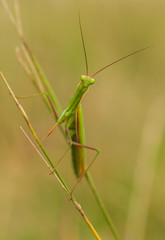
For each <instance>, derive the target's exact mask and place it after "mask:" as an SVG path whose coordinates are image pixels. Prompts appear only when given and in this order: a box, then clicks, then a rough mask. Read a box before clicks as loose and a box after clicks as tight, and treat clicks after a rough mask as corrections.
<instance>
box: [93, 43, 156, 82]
mask: <svg viewBox="0 0 165 240" xmlns="http://www.w3.org/2000/svg"><path fill="white" fill-rule="evenodd" d="M151 47H153V45H152V46H148V47H145V48H142V49H140V50H137V51H135V52H132V53H130V54H128V55H126V56H124V57H122V58H119V59H118V60H116V61H114V62H112V63H110V64H108V65H106V66H105V67H103V68H101V69H100V70H99V71H97V72H96V73H94V74H93V75H92V77H91V78H93V77H94V76H96V75H97V74H98V73H100V72H102V71H103V70H104V69H106V68H108V67H110V66H112V65H113V64H115V63H117V62H120V61H122V60H123V59H125V58H128V57H130V56H132V55H134V54H136V53H139V52H142V51H144V50H146V49H148V48H151Z"/></svg>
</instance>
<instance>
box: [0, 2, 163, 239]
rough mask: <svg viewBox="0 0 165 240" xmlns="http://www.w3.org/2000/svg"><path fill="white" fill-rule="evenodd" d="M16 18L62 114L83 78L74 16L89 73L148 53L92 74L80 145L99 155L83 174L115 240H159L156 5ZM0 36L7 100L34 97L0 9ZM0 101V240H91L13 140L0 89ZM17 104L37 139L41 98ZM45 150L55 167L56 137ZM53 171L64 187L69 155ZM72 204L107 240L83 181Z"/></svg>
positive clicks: (99, 6)
mask: <svg viewBox="0 0 165 240" xmlns="http://www.w3.org/2000/svg"><path fill="white" fill-rule="evenodd" d="M8 2H9V4H10V7H11V9H13V2H12V1H8ZM20 9H21V18H22V23H23V30H24V35H25V38H26V40H27V42H28V43H29V45H30V46H31V48H32V50H33V52H34V53H35V55H36V56H37V58H38V60H39V62H40V64H41V66H42V67H43V70H44V72H45V73H46V75H47V76H48V78H49V80H50V82H51V85H52V86H53V89H54V91H55V93H56V94H57V97H58V98H59V100H60V102H61V105H62V106H63V108H65V106H66V105H67V103H68V101H69V100H70V96H72V95H73V94H74V91H75V90H76V87H77V84H78V83H79V81H80V80H79V79H80V75H81V74H85V61H84V55H83V49H82V42H81V37H80V30H79V23H78V12H79V11H80V13H81V21H82V27H83V32H84V38H85V44H86V50H87V56H88V64H89V74H93V73H94V72H96V71H97V70H99V69H100V68H101V67H103V66H105V65H107V64H108V63H110V62H112V61H114V60H116V59H118V58H120V57H122V56H124V55H127V54H129V53H131V52H133V51H135V50H138V49H140V48H143V47H146V46H149V45H152V44H154V47H153V48H151V49H148V50H146V51H144V52H142V53H139V54H137V55H135V56H132V57H130V58H129V59H127V60H124V61H123V62H120V63H118V64H116V65H114V66H112V67H111V68H109V69H107V70H105V71H104V72H102V73H100V74H99V75H97V76H96V83H95V85H94V86H92V87H91V88H90V90H89V92H88V93H87V94H86V96H85V97H84V98H83V112H84V119H85V130H86V142H87V144H89V145H91V146H96V147H98V148H99V149H100V150H101V153H100V155H99V158H98V159H97V161H96V162H95V164H94V165H93V166H92V167H91V170H90V172H91V174H92V176H93V179H94V181H95V184H96V186H97V189H98V191H99V193H100V195H101V196H102V199H103V201H104V203H105V205H106V207H107V210H108V212H109V213H110V214H111V217H112V219H113V221H114V223H115V226H116V228H117V230H118V232H119V234H120V236H121V239H125V240H132V239H134V240H135V239H138V240H143V239H146V240H148V239H150V240H155V239H157V240H158V239H165V190H164V182H165V174H164V173H165V161H164V157H165V151H164V148H165V144H164V143H165V141H164V135H165V134H164V126H165V114H164V111H165V97H164V96H165V67H164V63H165V47H164V43H165V27H164V24H165V2H164V1H160V0H159V1H152V0H151V1H147V0H145V1H136V0H133V1H129V0H126V1H122V0H117V1H107V0H102V1H98V0H95V1H92V0H88V1H87V0H84V1H82V0H79V1H75V0H68V1H66V0H61V1H57V0H52V1H50V0H48V1H43V0H40V1H39V0H33V1H32V0H29V1H23V0H20ZM0 29H1V34H0V35H1V37H0V70H2V71H3V73H4V75H5V76H6V78H7V80H8V82H9V83H10V85H11V87H12V89H13V90H14V92H15V94H16V95H18V96H26V95H30V94H34V93H36V90H35V88H34V86H33V85H32V84H31V82H30V81H29V79H28V78H27V76H26V74H25V73H24V71H23V69H22V68H21V66H20V65H19V63H18V61H17V59H16V56H15V51H14V48H15V47H16V46H19V39H18V37H17V35H16V32H15V30H14V28H13V26H12V24H11V23H10V21H9V19H8V16H7V14H6V12H5V10H4V8H3V6H2V3H0ZM0 96H1V99H0V101H1V117H0V133H1V138H0V139H1V140H0V141H1V145H0V146H1V151H0V186H1V187H0V226H1V227H0V239H5V240H10V239H18V240H19V239H21V240H22V239H25V240H33V239H40V240H42V239H59V240H63V239H72V240H74V239H75V240H78V239H94V237H93V236H92V234H91V232H90V230H89V229H88V227H87V225H86V224H85V223H84V221H83V219H82V217H81V216H80V214H79V213H78V212H77V211H76V210H75V207H74V206H73V204H72V203H71V202H70V201H68V197H67V196H66V194H65V193H64V191H63V190H62V189H61V187H60V186H59V184H58V182H57V181H56V179H55V178H53V177H52V176H50V175H49V172H48V170H47V168H46V167H45V165H44V164H43V163H42V161H41V159H40V157H39V156H38V155H37V154H36V152H35V151H34V149H33V148H32V146H31V145H30V143H29V142H28V141H27V139H26V138H25V136H24V135H23V133H22V132H21V130H20V128H19V126H20V125H21V126H23V128H24V129H25V130H26V131H27V132H28V133H29V129H28V128H27V126H26V124H25V122H24V120H23V118H22V116H21V115H20V112H19V111H18V109H17V108H16V106H15V103H14V102H13V100H12V99H11V97H10V95H9V94H8V91H7V89H6V87H5V85H4V84H3V82H2V81H0ZM22 105H23V107H24V108H25V110H26V111H27V114H28V116H29V118H30V120H31V122H32V124H33V126H34V128H35V129H36V131H37V133H38V135H39V136H40V137H42V136H43V135H44V134H45V133H46V132H47V131H48V130H49V129H50V127H52V125H53V123H54V122H53V119H52V118H51V116H50V114H49V112H48V110H47V109H46V107H45V105H44V103H43V102H42V99H40V98H36V99H29V100H24V101H22ZM29 135H30V133H29ZM30 136H31V135H30ZM45 146H46V149H47V151H48V152H49V153H50V156H51V157H52V159H53V160H54V162H56V161H57V160H58V159H59V157H60V156H61V154H62V153H63V152H64V151H65V149H66V147H67V145H66V143H65V140H64V139H63V136H62V135H61V133H60V131H59V130H57V131H56V132H55V133H54V134H52V135H51V136H50V137H49V138H48V139H47V141H45ZM92 156H93V155H92V154H91V153H88V154H87V158H88V161H90V159H91V158H92ZM58 169H59V171H60V173H61V175H62V176H63V177H64V179H65V181H66V182H67V184H68V185H69V186H70V188H72V187H73V185H74V183H75V181H76V179H75V176H74V173H73V169H72V163H71V156H70V154H69V153H68V154H67V156H66V157H65V159H64V160H63V161H62V163H61V164H60V166H59V167H58ZM134 178H135V179H136V180H135V181H134ZM75 195H76V197H77V199H78V201H79V203H80V204H81V205H82V207H83V209H84V211H85V212H86V214H87V216H88V217H89V219H90V220H91V222H92V223H93V225H94V226H95V227H96V229H97V231H98V232H99V234H100V236H101V237H102V239H113V237H112V235H111V232H110V231H109V229H108V227H107V224H106V222H105V221H104V219H103V217H102V215H101V212H100V210H99V208H98V206H97V204H96V202H95V199H94V197H93V195H92V193H91V191H90V189H89V187H88V185H87V183H86V181H85V180H83V181H82V182H81V184H80V186H79V187H78V188H77V189H76V192H75Z"/></svg>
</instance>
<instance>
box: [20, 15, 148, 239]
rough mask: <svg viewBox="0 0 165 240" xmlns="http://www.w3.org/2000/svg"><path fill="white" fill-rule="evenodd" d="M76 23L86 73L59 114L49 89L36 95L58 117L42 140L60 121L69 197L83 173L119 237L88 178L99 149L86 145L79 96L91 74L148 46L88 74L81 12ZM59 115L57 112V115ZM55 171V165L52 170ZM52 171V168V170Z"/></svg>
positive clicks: (90, 79) (35, 63)
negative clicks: (72, 177) (69, 169)
mask: <svg viewBox="0 0 165 240" xmlns="http://www.w3.org/2000/svg"><path fill="white" fill-rule="evenodd" d="M79 25H80V32H81V39H82V44H83V50H84V55H85V63H86V75H82V76H81V82H80V83H79V85H78V87H77V90H76V92H75V94H74V95H73V97H72V98H71V100H70V102H69V104H68V105H67V107H66V108H65V109H64V110H63V112H62V113H61V114H59V112H60V111H59V109H55V107H54V106H53V105H54V104H55V102H54V101H53V97H52V92H51V91H48V93H46V94H45V93H43V92H42V93H41V94H38V95H44V94H45V95H46V96H47V97H48V100H49V104H50V106H51V109H52V111H53V113H54V116H55V118H56V120H57V122H56V124H55V125H54V126H53V127H52V129H51V130H50V131H49V132H48V133H47V134H46V135H45V136H44V137H43V138H42V140H41V142H43V141H44V140H45V138H46V137H48V136H49V135H50V134H51V133H52V132H53V131H54V130H55V128H56V127H57V126H60V125H61V124H65V134H64V136H65V139H66V141H67V142H68V143H69V147H68V148H67V150H66V151H65V152H64V154H63V155H62V157H61V158H60V159H59V160H58V162H57V164H58V163H59V162H60V161H61V160H62V159H63V157H64V155H65V154H66V153H67V151H68V150H69V149H70V148H71V151H72V161H73V167H74V172H75V174H76V177H77V178H78V180H77V182H76V184H75V185H74V187H73V188H72V191H71V198H72V194H73V191H74V190H75V188H76V186H77V185H78V183H79V182H80V180H81V179H82V177H83V176H84V175H85V177H86V178H87V181H88V182H89V185H90V187H91V189H92V191H93V193H94V195H95V198H96V200H97V202H98V204H99V206H100V209H101V211H102V213H103V215H104V217H105V219H106V221H107V223H108V225H109V227H110V229H111V231H112V233H113V235H114V237H115V239H116V240H117V239H119V237H118V234H117V232H116V230H115V227H114V226H113V223H112V221H111V219H110V217H109V215H108V214H107V212H106V210H105V207H104V205H103V203H102V201H101V199H100V197H99V196H98V194H97V192H96V189H95V186H94V184H93V182H92V180H91V178H90V175H89V173H88V170H89V168H90V167H91V165H92V164H93V162H94V161H95V160H96V158H97V157H98V155H99V149H98V148H95V147H91V146H88V145H85V130H84V123H83V113H82V106H81V100H82V98H83V96H84V94H85V93H86V92H87V90H88V88H89V87H90V86H91V85H93V84H94V83H95V80H94V76H96V75H97V74H98V73H100V72H102V71H103V70H105V69H106V68H108V67H110V66H111V65H113V64H115V63H117V62H120V61H122V60H124V59H126V58H128V57H130V56H131V55H134V54H136V53H139V52H142V51H144V50H145V49H147V48H150V47H151V46H149V47H146V48H143V49H140V50H138V51H135V52H132V53H130V54H128V55H126V56H124V57H122V58H120V59H118V60H116V61H114V62H112V63H110V64H108V65H106V66H105V67H103V68H101V69H100V70H99V71H97V72H95V73H94V74H93V75H92V76H91V77H90V76H89V73H88V62H87V54H86V49H85V42H84V37H83V31H82V26H81V21H80V14H79ZM17 32H18V35H19V37H20V39H21V42H22V44H23V46H24V47H25V49H26V51H27V53H28V55H29V57H30V58H31V61H32V63H33V65H34V67H35V70H36V71H37V72H38V74H39V75H40V77H41V79H42V80H43V82H44V83H45V82H46V81H45V77H44V76H43V73H42V69H41V68H40V66H39V64H38V62H37V60H36V59H35V57H34V55H33V54H32V52H31V50H30V48H29V47H28V45H27V43H26V42H25V40H24V38H23V37H22V35H21V34H20V32H19V31H17ZM46 85H47V87H46V89H49V90H50V87H49V86H48V82H46ZM58 115H59V116H58ZM86 149H89V150H92V151H95V152H96V154H95V156H94V158H93V160H92V161H91V162H90V164H89V165H88V166H87V167H86V157H85V150H86ZM56 166H57V165H56ZM53 171H55V169H54V170H53ZM51 173H53V172H51Z"/></svg>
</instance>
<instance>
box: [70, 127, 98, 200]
mask: <svg viewBox="0 0 165 240" xmlns="http://www.w3.org/2000/svg"><path fill="white" fill-rule="evenodd" d="M66 133H67V135H68V139H69V140H68V141H67V142H68V143H69V144H70V146H72V145H74V146H77V147H82V148H86V149H89V150H92V151H95V152H96V155H95V156H94V158H93V160H92V161H91V163H90V164H89V165H88V167H87V168H86V169H85V170H84V171H83V172H82V173H81V174H80V176H79V177H78V179H77V182H76V184H75V185H74V187H73V188H72V191H71V198H72V194H73V192H74V190H75V189H76V187H77V185H78V184H79V183H80V181H81V179H82V177H83V176H84V175H85V174H86V172H87V171H88V170H89V168H90V167H91V166H92V165H93V163H94V162H95V160H96V158H97V157H98V155H99V153H100V150H99V149H98V148H95V147H91V146H88V145H84V144H81V143H79V142H75V141H72V138H71V135H70V131H69V128H68V127H67V128H66Z"/></svg>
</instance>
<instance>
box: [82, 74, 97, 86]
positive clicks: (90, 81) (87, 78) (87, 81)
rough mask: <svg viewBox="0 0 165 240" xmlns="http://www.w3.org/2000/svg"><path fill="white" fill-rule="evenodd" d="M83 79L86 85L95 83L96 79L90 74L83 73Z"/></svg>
mask: <svg viewBox="0 0 165 240" xmlns="http://www.w3.org/2000/svg"><path fill="white" fill-rule="evenodd" d="M81 81H82V82H83V84H84V86H86V87H88V86H89V85H92V84H94V83H95V80H94V79H93V78H91V77H89V76H85V75H81Z"/></svg>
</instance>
